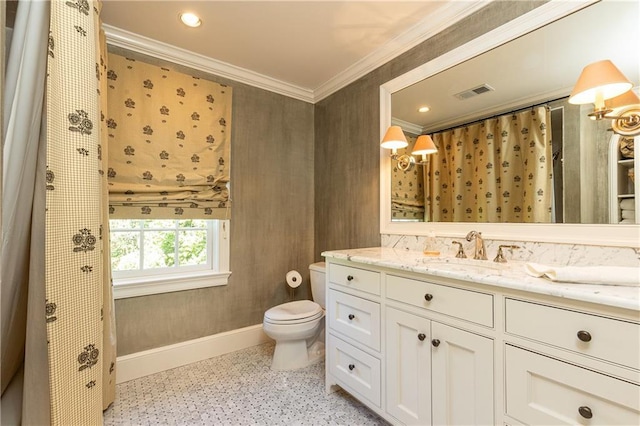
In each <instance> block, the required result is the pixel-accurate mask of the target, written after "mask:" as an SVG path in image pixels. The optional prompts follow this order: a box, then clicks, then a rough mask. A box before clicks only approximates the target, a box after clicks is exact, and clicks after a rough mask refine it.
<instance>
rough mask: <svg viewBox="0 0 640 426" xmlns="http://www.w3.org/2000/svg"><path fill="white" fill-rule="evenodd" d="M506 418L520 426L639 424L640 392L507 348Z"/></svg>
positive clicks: (619, 382)
mask: <svg viewBox="0 0 640 426" xmlns="http://www.w3.org/2000/svg"><path fill="white" fill-rule="evenodd" d="M505 352H506V354H505V356H506V392H505V394H506V397H507V398H506V399H507V407H506V410H507V414H508V415H509V416H511V417H513V418H515V419H518V420H519V421H521V422H523V423H525V424H538V425H540V424H546V425H551V424H553V425H592V426H593V425H607V426H613V425H638V424H640V387H639V386H638V385H636V384H633V383H629V382H626V381H624V380H618V379H614V378H613V377H609V376H606V375H604V374H600V373H596V372H594V371H591V370H587V369H586V368H581V367H578V366H575V365H572V364H568V363H565V362H562V361H559V360H556V359H553V358H550V357H547V356H543V355H539V354H537V353H534V352H530V351H528V350H524V349H520V348H516V347H514V346H511V345H507V346H506V350H505Z"/></svg>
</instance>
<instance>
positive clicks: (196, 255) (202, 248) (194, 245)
mask: <svg viewBox="0 0 640 426" xmlns="http://www.w3.org/2000/svg"><path fill="white" fill-rule="evenodd" d="M178 243H179V245H178V258H179V262H180V265H202V264H206V263H207V231H180V232H179V241H178Z"/></svg>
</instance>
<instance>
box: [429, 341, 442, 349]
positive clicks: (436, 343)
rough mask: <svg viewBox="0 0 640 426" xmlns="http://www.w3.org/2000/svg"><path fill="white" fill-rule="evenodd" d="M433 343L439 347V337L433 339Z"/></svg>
mask: <svg viewBox="0 0 640 426" xmlns="http://www.w3.org/2000/svg"><path fill="white" fill-rule="evenodd" d="M431 344H432V345H433V346H435V347H436V348H437V347H438V346H440V340H438V339H433V340H432V341H431Z"/></svg>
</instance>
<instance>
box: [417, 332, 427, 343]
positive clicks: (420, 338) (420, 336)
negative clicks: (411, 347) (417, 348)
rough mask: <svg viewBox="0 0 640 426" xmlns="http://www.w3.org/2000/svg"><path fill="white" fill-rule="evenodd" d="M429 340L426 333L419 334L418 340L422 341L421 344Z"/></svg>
mask: <svg viewBox="0 0 640 426" xmlns="http://www.w3.org/2000/svg"><path fill="white" fill-rule="evenodd" d="M426 338H427V335H426V334H424V333H420V334H418V340H420V341H421V342H422V341H423V340H424V339H426Z"/></svg>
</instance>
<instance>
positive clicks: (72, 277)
mask: <svg viewBox="0 0 640 426" xmlns="http://www.w3.org/2000/svg"><path fill="white" fill-rule="evenodd" d="M99 13H100V4H99V3H94V2H87V1H85V0H78V1H76V2H72V1H61V0H54V1H51V2H35V1H34V2H31V1H21V2H19V4H18V13H17V16H16V23H15V27H14V33H13V39H12V44H11V48H10V51H9V59H8V62H7V74H6V86H5V87H6V91H5V99H4V114H3V130H4V133H3V135H4V144H3V211H2V229H3V235H2V287H1V291H2V341H1V345H2V419H1V421H2V424H3V425H5V424H7V425H11V424H24V425H31V424H34V425H35V424H38V425H40V424H56V425H57V424H60V425H63V424H64V425H66V424H77V425H80V424H82V425H90V424H101V423H102V411H103V409H105V408H106V407H107V406H108V405H109V404H110V403H111V402H112V401H113V399H114V395H115V368H114V367H115V337H114V333H115V328H114V322H113V298H112V296H111V280H110V266H109V265H110V262H109V231H108V222H107V201H106V195H107V194H106V191H105V189H106V176H105V173H103V170H104V166H103V164H105V162H106V157H105V155H104V153H105V152H106V149H105V148H106V147H105V144H106V138H104V137H101V136H102V134H103V133H104V130H103V125H102V123H101V121H102V118H101V117H102V116H104V115H105V113H106V111H104V105H105V103H106V99H105V103H102V102H101V93H104V92H105V89H104V81H105V75H104V74H106V62H105V56H104V55H106V51H104V49H103V46H104V43H103V42H102V43H101V41H100V21H99ZM101 52H103V53H104V55H103V56H101Z"/></svg>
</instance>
